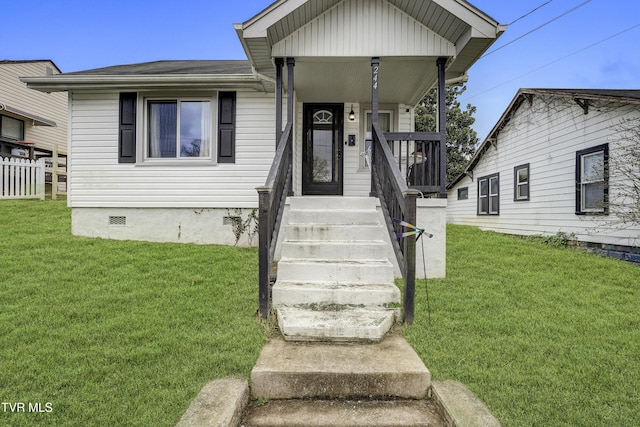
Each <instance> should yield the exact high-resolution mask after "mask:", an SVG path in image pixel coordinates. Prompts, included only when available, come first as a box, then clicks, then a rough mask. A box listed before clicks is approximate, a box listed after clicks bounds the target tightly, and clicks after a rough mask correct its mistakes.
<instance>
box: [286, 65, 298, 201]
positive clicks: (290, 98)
mask: <svg viewBox="0 0 640 427" xmlns="http://www.w3.org/2000/svg"><path fill="white" fill-rule="evenodd" d="M295 65H296V60H295V58H287V92H288V93H287V123H291V124H292V125H293V106H294V105H293V104H294V102H295V100H294V97H293V67H295ZM291 132H295V130H294V129H292V130H291ZM294 135H295V133H294ZM293 140H294V141H295V138H294V139H293ZM288 156H289V164H290V165H291V168H292V169H293V144H290V146H289V154H288ZM293 181H294V180H293V173H292V175H291V179H290V180H289V189H288V190H287V192H288V195H289V196H293Z"/></svg>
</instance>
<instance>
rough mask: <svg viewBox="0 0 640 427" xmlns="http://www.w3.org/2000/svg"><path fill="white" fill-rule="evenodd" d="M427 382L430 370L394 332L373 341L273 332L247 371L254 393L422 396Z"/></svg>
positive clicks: (301, 396) (328, 396) (287, 396)
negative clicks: (294, 338)
mask: <svg viewBox="0 0 640 427" xmlns="http://www.w3.org/2000/svg"><path fill="white" fill-rule="evenodd" d="M430 387H431V374H430V373H429V370H428V369H427V368H426V366H424V363H423V362H422V360H420V357H418V355H417V354H416V352H415V351H414V350H413V349H412V348H411V346H410V345H409V344H408V343H407V342H406V341H405V340H404V338H402V337H401V336H397V335H389V336H388V337H387V338H386V339H385V340H384V341H382V342H380V343H375V344H331V343H297V342H296V343H292V342H287V341H284V340H283V339H281V338H273V339H271V340H269V342H268V343H267V344H266V345H265V346H264V347H263V349H262V352H261V353H260V357H259V358H258V361H257V362H256V365H255V366H254V368H253V370H252V371H251V393H252V397H253V398H254V399H267V400H272V399H315V398H318V399H358V398H367V399H389V398H399V399H425V398H426V397H427V393H428V391H429V388H430ZM303 425H306V424H303Z"/></svg>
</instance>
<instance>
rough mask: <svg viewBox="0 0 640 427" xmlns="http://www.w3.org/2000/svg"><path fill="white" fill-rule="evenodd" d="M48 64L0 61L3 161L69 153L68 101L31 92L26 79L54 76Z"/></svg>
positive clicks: (60, 95) (0, 152) (64, 97)
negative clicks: (24, 81)
mask: <svg viewBox="0 0 640 427" xmlns="http://www.w3.org/2000/svg"><path fill="white" fill-rule="evenodd" d="M57 74H60V70H59V69H58V67H57V66H56V65H55V64H54V63H53V62H52V61H49V60H33V61H31V60H29V61H9V60H3V61H0V157H18V158H30V159H35V158H40V157H51V154H52V153H53V149H54V147H57V149H58V153H59V154H60V155H66V153H67V136H68V135H67V108H68V97H67V95H66V94H64V93H42V92H37V91H34V90H30V89H28V88H27V86H26V85H25V84H24V83H22V82H21V81H20V77H23V76H44V77H46V76H54V75H57Z"/></svg>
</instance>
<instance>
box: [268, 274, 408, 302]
mask: <svg viewBox="0 0 640 427" xmlns="http://www.w3.org/2000/svg"><path fill="white" fill-rule="evenodd" d="M271 297H272V301H273V307H274V308H281V307H302V306H309V305H311V306H316V307H318V308H322V307H327V306H347V305H350V306H354V307H356V306H359V307H384V306H388V305H389V304H393V303H399V302H400V289H398V287H397V286H396V285H395V284H393V283H381V284H361V283H360V284H357V283H344V282H340V283H338V282H311V281H305V282H298V281H285V280H278V281H277V282H276V283H275V285H274V286H273V288H272V293H271Z"/></svg>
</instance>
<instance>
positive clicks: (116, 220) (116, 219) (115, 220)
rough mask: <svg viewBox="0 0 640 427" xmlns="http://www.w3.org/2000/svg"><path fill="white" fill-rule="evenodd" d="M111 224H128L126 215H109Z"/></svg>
mask: <svg viewBox="0 0 640 427" xmlns="http://www.w3.org/2000/svg"><path fill="white" fill-rule="evenodd" d="M109 225H127V217H126V216H111V215H110V216H109Z"/></svg>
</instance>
